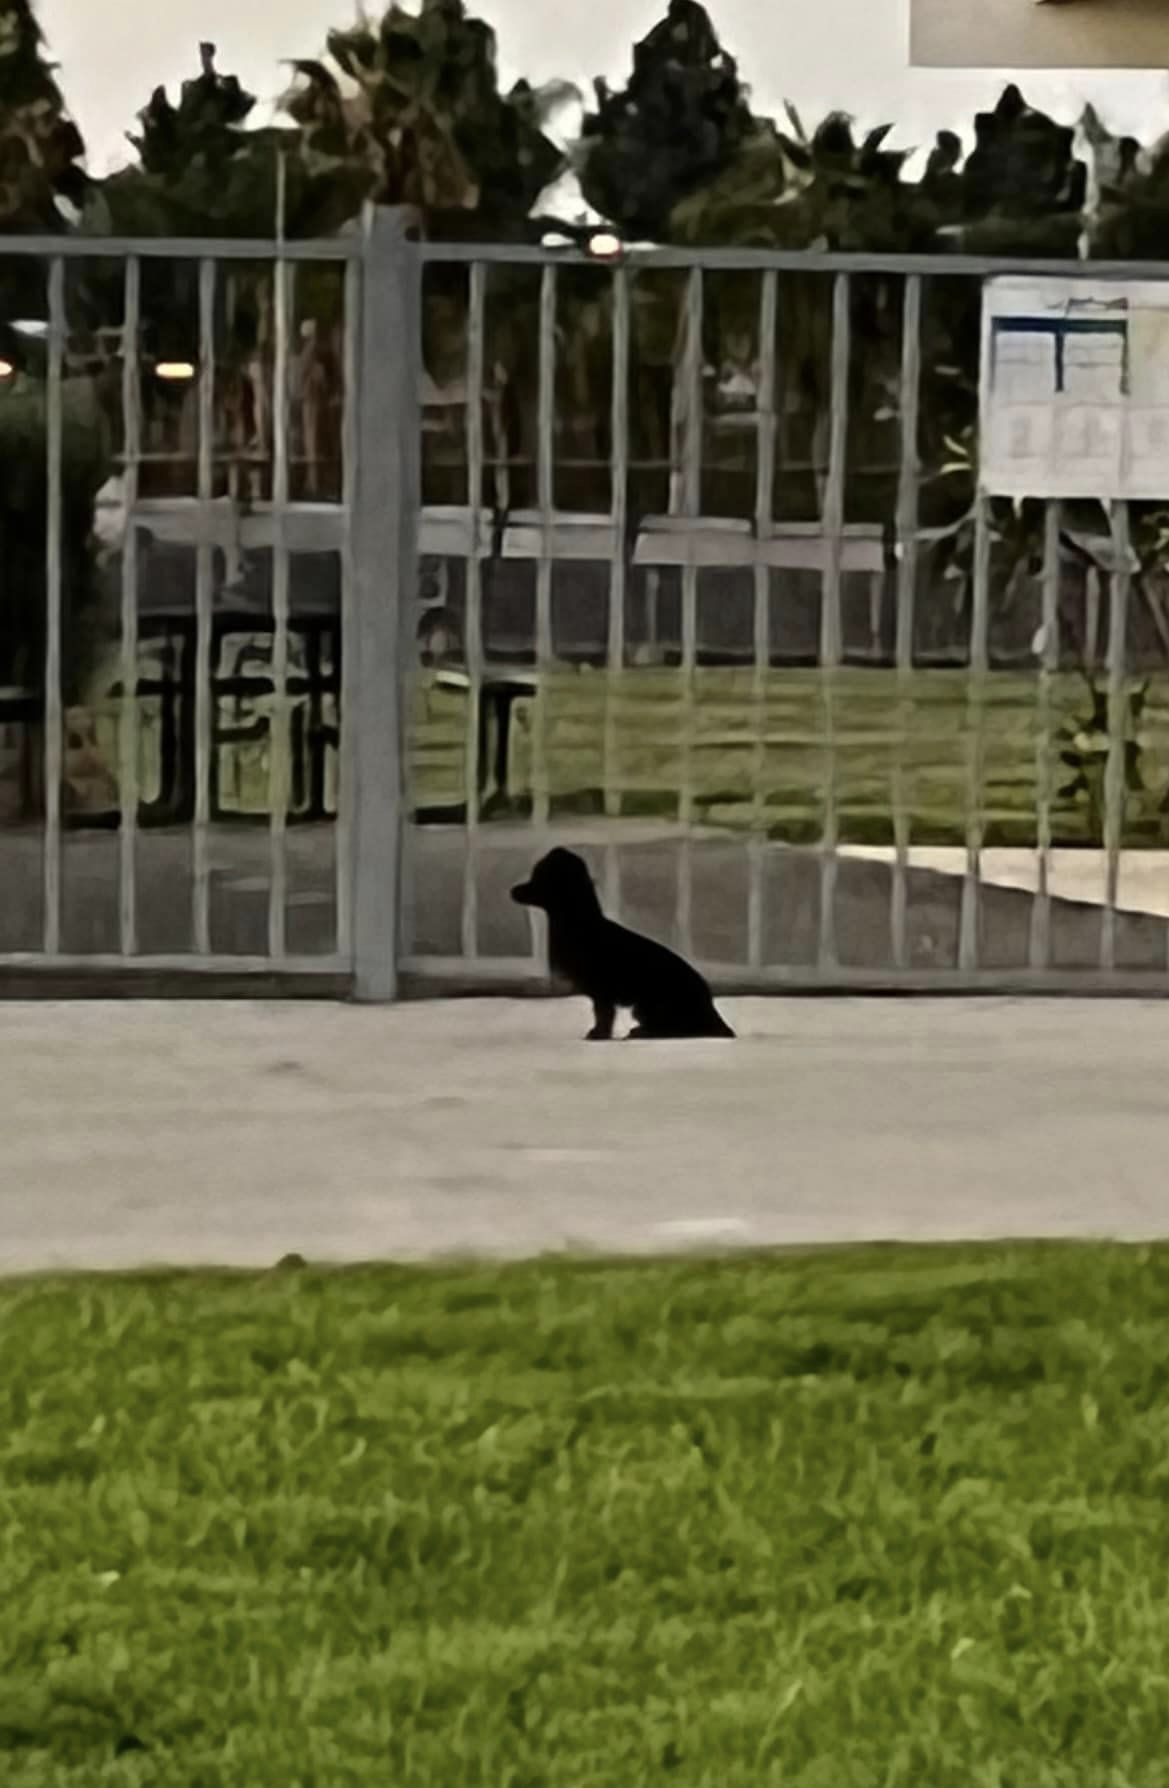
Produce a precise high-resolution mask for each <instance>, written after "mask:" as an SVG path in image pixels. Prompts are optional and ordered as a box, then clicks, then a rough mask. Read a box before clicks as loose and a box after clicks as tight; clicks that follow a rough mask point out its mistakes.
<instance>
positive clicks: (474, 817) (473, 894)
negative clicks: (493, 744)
mask: <svg viewBox="0 0 1169 1788" xmlns="http://www.w3.org/2000/svg"><path fill="white" fill-rule="evenodd" d="M486 292H487V268H486V266H485V264H484V263H483V262H482V261H472V263H471V269H470V290H469V294H468V306H467V377H466V397H467V405H466V421H467V507H468V517H469V525H470V529H471V537H470V540H469V542H468V549H467V614H466V623H465V632H466V641H465V645H464V653H465V657H466V663H467V733H466V749H465V753H464V764H465V773H466V792H465V801H466V821H465V831H464V838H465V844H466V851H465V856H464V861H463V917H462V950H463V955H464V956H466V957H470V958H474V957H476V956H478V954H479V875H478V871H479V715H480V712H481V709H482V703H483V693H482V686H483V593H482V558H481V554H480V526H479V511H480V508H481V506H482V502H483V363H484V332H485V331H484V305H485V299H486Z"/></svg>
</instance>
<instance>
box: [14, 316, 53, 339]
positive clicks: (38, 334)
mask: <svg viewBox="0 0 1169 1788" xmlns="http://www.w3.org/2000/svg"><path fill="white" fill-rule="evenodd" d="M12 327H13V328H14V329H15V331H16V333H17V335H28V336H31V337H33V338H34V339H35V340H43V339H44V337H45V336H46V335H48V333H49V325H48V324H47V323H46V322H44V321H43V319H42V318H40V317H22V318H21V319H20V321H19V322H18V323H13V325H12Z"/></svg>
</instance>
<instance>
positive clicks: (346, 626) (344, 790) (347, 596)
mask: <svg viewBox="0 0 1169 1788" xmlns="http://www.w3.org/2000/svg"><path fill="white" fill-rule="evenodd" d="M360 349H361V268H360V266H359V264H358V262H356V261H350V262H349V264H348V266H347V267H346V269H345V375H344V376H345V395H344V410H343V413H342V419H341V458H342V468H341V479H342V502H343V503H344V506H345V543H344V548H343V552H342V560H341V635H340V641H339V650H340V653H341V715H340V720H341V727H340V762H339V771H340V777H339V787H338V791H337V827H336V841H337V843H336V848H337V858H336V870H337V953H338V955H339V956H341V957H343V958H345V959H347V960H352V956H353V819H354V810H355V801H354V762H353V749H352V747H353V728H352V725H351V719H352V715H353V713H354V712H355V709H356V699H355V692H356V681H355V678H354V675H353V672H354V666H355V665H356V662H357V650H356V647H357V603H356V593H357V558H356V550H355V545H356V543H355V538H354V528H355V525H356V516H357V456H358V452H359V437H358V428H359V418H360V405H359V387H360V378H361V362H360V359H359V355H360ZM405 947H406V948H407V949H412V948H413V937H412V935H411V936H410V937H408V939H407V941H406V945H405Z"/></svg>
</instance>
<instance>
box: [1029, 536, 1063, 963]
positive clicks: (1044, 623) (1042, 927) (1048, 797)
mask: <svg viewBox="0 0 1169 1788" xmlns="http://www.w3.org/2000/svg"><path fill="white" fill-rule="evenodd" d="M1060 518H1061V508H1060V505H1059V504H1058V503H1055V502H1049V503H1047V504H1046V505H1045V506H1044V512H1043V597H1042V601H1043V612H1042V619H1041V621H1040V628H1039V683H1038V689H1037V692H1036V717H1035V718H1036V751H1035V845H1036V859H1037V862H1036V867H1037V870H1038V883H1037V887H1036V891H1035V898H1034V900H1033V901H1032V903H1031V936H1030V940H1029V946H1028V961H1029V962H1030V965H1031V967H1032V968H1033V969H1045V968H1048V967H1049V966H1050V963H1051V892H1050V873H1051V808H1052V798H1053V795H1054V792H1055V749H1054V742H1053V724H1052V720H1053V717H1052V700H1051V698H1052V688H1053V684H1054V681H1055V676H1056V672H1057V671H1058V670H1059V529H1060Z"/></svg>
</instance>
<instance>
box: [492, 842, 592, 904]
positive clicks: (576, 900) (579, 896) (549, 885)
mask: <svg viewBox="0 0 1169 1788" xmlns="http://www.w3.org/2000/svg"><path fill="white" fill-rule="evenodd" d="M511 897H512V899H513V900H514V901H516V902H517V903H518V904H519V905H520V906H538V907H540V908H541V909H542V911H544V912H546V913H557V912H560V913H564V912H573V911H580V910H582V909H583V910H587V911H591V910H592V909H593V908H595V907H596V905H597V893H596V889H595V888H594V887H593V878H592V876H591V875H590V874H589V866H588V864H587V863H586V862H585V860H584V858H583V857H578V856H577V855H576V853H575V851H566V850H561V849H560V848H559V847H558V848H557V849H556V850H554V851H549V852H548V855H547V856H546V857H541V858H540V861H539V862H538V863H537V864H536V867H535V868H534V869H533V871H532V873H531V875H530V876H529V878H528V880H527V881H526V882H520V883H519V884H518V886H516V887H514V888H513V889H512V891H511Z"/></svg>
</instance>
